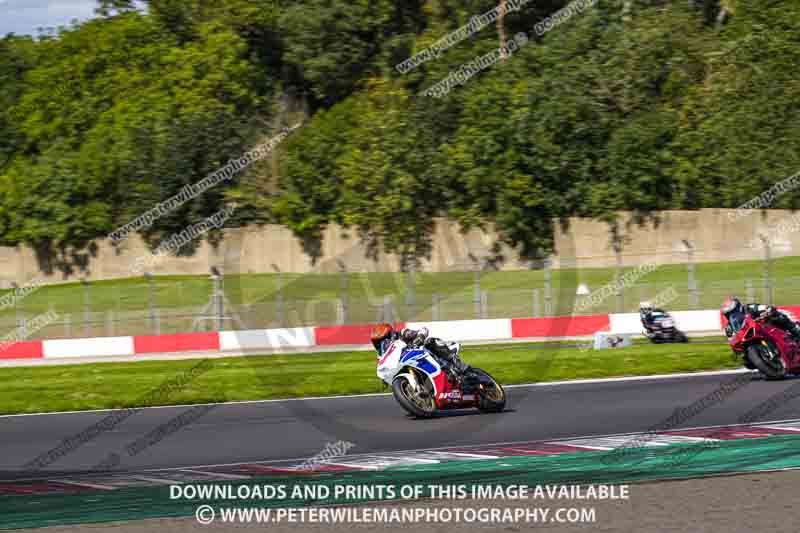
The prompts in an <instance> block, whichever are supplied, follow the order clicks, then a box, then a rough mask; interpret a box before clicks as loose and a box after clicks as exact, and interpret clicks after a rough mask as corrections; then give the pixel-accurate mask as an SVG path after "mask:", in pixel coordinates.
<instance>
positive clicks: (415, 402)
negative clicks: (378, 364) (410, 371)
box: [392, 376, 437, 418]
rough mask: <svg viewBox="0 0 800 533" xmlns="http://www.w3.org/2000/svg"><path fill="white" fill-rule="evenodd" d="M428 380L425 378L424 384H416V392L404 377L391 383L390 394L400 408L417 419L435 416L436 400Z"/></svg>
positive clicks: (399, 377)
mask: <svg viewBox="0 0 800 533" xmlns="http://www.w3.org/2000/svg"><path fill="white" fill-rule="evenodd" d="M429 382H430V379H429V378H428V377H427V376H425V382H424V383H419V382H418V383H417V387H418V390H414V387H413V386H412V385H411V382H410V381H409V380H408V378H407V377H406V376H397V377H396V378H395V379H394V381H392V394H393V395H394V399H395V400H397V403H399V404H400V407H402V408H403V409H405V410H406V412H407V413H408V414H410V415H412V416H416V417H417V418H430V417H432V416H433V415H435V414H436V411H437V407H436V399H435V398H434V394H433V387H432V386H429V385H430V383H429Z"/></svg>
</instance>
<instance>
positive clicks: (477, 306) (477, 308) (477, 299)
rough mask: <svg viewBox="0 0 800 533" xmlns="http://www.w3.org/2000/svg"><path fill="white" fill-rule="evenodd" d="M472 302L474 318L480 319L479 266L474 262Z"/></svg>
mask: <svg viewBox="0 0 800 533" xmlns="http://www.w3.org/2000/svg"><path fill="white" fill-rule="evenodd" d="M472 301H473V303H474V304H475V318H481V266H480V263H479V262H478V261H477V260H476V261H475V290H474V292H473V297H472Z"/></svg>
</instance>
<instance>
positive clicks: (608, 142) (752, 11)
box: [0, 0, 800, 260]
mask: <svg viewBox="0 0 800 533" xmlns="http://www.w3.org/2000/svg"><path fill="white" fill-rule="evenodd" d="M504 3H505V2H500V4H504ZM145 4H146V7H145V8H143V9H142V8H141V6H140V5H134V4H133V3H132V2H130V1H129V0H101V1H100V3H99V10H98V17H97V18H95V19H94V20H91V21H89V22H86V23H83V24H80V25H75V26H73V27H68V28H60V29H59V30H58V31H57V32H55V33H53V34H42V35H39V36H38V37H37V38H31V37H23V36H12V35H10V36H6V37H5V38H3V39H0V80H1V83H0V243H2V244H5V245H16V244H20V243H27V244H30V245H32V246H34V247H35V248H36V249H39V250H47V251H51V252H53V251H55V252H57V253H60V254H67V253H74V251H75V250H82V249H84V248H85V247H86V246H87V245H88V243H90V242H91V240H92V239H95V238H98V237H104V236H106V235H108V233H109V232H110V231H112V230H113V229H115V228H117V227H119V226H121V225H123V224H125V223H126V222H129V221H130V220H131V219H133V218H134V217H136V216H137V215H139V214H141V213H142V212H144V211H145V210H147V209H149V208H150V207H151V206H152V205H154V204H156V203H157V202H159V201H162V200H164V199H166V198H168V197H170V196H172V195H174V194H175V193H177V192H178V191H179V190H180V189H181V187H183V186H184V185H186V184H188V183H194V182H196V181H198V180H200V179H202V178H203V177H205V176H206V175H208V174H210V173H212V172H214V171H215V170H217V169H219V168H221V167H222V166H223V165H225V164H226V162H227V161H228V160H229V159H230V158H235V157H239V156H240V155H241V154H242V153H244V152H245V151H247V150H249V149H250V148H251V147H253V146H254V145H255V144H257V143H258V142H261V141H263V140H264V139H267V138H269V137H271V136H274V135H275V134H276V133H277V132H278V131H279V129H280V128H281V127H284V126H289V125H292V124H293V123H295V122H297V121H298V120H303V121H304V122H305V123H304V125H303V127H302V128H301V129H300V130H298V131H296V132H295V133H293V134H292V135H291V137H290V138H289V140H287V141H286V142H285V143H284V144H283V145H281V146H280V148H279V152H280V153H279V154H278V156H276V157H274V158H272V159H269V160H266V161H261V162H259V163H258V164H256V165H254V166H253V167H251V168H250V169H248V170H247V171H246V172H244V173H242V174H239V175H237V177H236V178H234V179H233V180H231V181H230V182H227V183H224V184H221V185H218V186H217V187H215V188H214V189H212V190H211V191H208V192H206V193H204V194H203V195H201V196H199V197H198V198H196V199H194V200H192V201H191V202H189V203H187V204H185V205H183V206H181V207H180V208H179V209H177V210H175V211H173V212H172V213H170V214H169V215H168V216H165V217H163V218H161V219H159V220H157V221H156V222H155V223H154V224H153V225H152V226H151V227H149V228H148V229H146V230H145V231H144V235H145V237H146V238H148V239H150V240H151V241H152V242H156V241H157V240H158V239H160V238H162V237H164V236H165V235H167V234H169V233H171V232H174V231H178V230H179V229H181V228H183V227H185V226H187V225H189V224H191V223H193V222H195V221H196V220H197V219H198V218H199V217H203V216H208V215H210V214H212V213H214V212H216V211H218V210H219V209H220V208H221V204H222V203H223V202H225V201H228V200H230V199H235V200H236V202H237V205H239V206H240V208H239V210H238V211H237V213H238V216H237V217H234V218H233V219H232V222H233V223H235V224H246V223H254V222H255V223H263V222H277V223H281V224H285V225H287V226H288V227H290V228H291V229H292V230H293V231H294V232H295V233H296V234H297V235H298V236H300V237H301V238H302V239H303V242H304V243H305V244H306V245H307V247H308V250H309V251H310V252H312V253H314V252H316V251H318V250H319V247H320V240H321V238H322V230H323V229H324V228H325V226H326V225H327V224H331V223H337V224H342V225H345V226H348V227H352V228H354V229H355V230H356V231H357V233H358V234H359V235H360V236H361V237H362V238H363V239H364V240H365V241H366V242H367V243H369V244H370V245H371V249H372V250H373V251H376V252H377V251H380V250H386V251H393V252H398V253H401V254H402V256H403V257H404V258H406V259H407V260H411V259H413V258H415V257H419V256H421V255H425V254H426V253H428V252H429V236H430V234H431V231H432V229H433V226H432V220H433V219H434V217H440V216H444V217H450V218H452V219H455V220H458V221H459V222H460V223H461V225H462V227H464V228H469V227H474V226H483V225H486V224H493V225H494V226H495V227H496V228H497V230H498V231H499V232H500V234H501V235H502V237H503V239H504V240H505V242H507V243H510V244H513V245H515V246H518V250H519V252H520V253H521V254H522V255H523V256H524V257H529V258H533V257H542V256H544V255H546V254H547V253H549V252H550V251H551V249H552V242H553V223H554V220H558V219H562V220H563V219H566V218H567V217H569V216H574V215H580V216H588V217H594V218H597V219H601V220H606V221H608V222H609V223H612V224H613V223H614V222H615V216H616V215H615V213H617V212H618V211H619V210H630V211H633V212H635V213H636V214H637V215H639V217H640V218H641V219H642V220H647V219H648V218H650V217H653V216H657V214H658V212H659V211H660V210H664V209H694V208H701V207H733V206H737V205H739V204H740V203H743V202H745V201H747V200H748V199H750V198H751V197H753V196H755V195H757V194H759V193H760V192H762V191H763V190H765V189H766V188H768V187H769V186H770V185H771V184H773V183H775V182H777V181H780V180H782V179H784V178H787V177H789V176H791V175H793V174H795V173H797V172H798V171H800V135H798V133H799V131H798V130H800V120H798V118H800V116H799V115H800V114H799V113H798V110H799V108H800V81H799V80H800V76H799V75H798V71H799V69H798V67H799V66H800V3H798V2H796V0H769V1H765V0H672V1H670V0H598V1H597V2H596V4H595V5H594V6H592V7H589V8H587V9H586V10H585V11H584V12H583V13H581V14H575V15H574V16H572V17H571V18H570V19H569V20H566V21H564V22H563V23H562V24H560V25H558V26H556V27H553V28H552V29H551V30H550V31H549V32H547V33H546V34H544V35H543V36H538V35H537V34H536V33H535V32H534V31H533V29H534V27H535V26H536V24H537V23H539V22H541V21H542V20H543V19H544V18H545V17H548V16H550V15H552V14H553V13H554V12H556V11H557V10H559V9H561V8H562V7H564V6H565V5H566V4H567V2H565V1H562V0H545V1H539V0H537V1H534V2H528V3H527V4H526V5H525V7H523V8H522V9H521V10H520V11H517V12H509V13H507V14H506V16H504V17H502V18H501V20H500V21H499V22H498V23H497V24H491V25H488V26H487V27H484V28H483V29H481V30H480V31H478V32H477V33H475V34H474V35H472V36H469V37H468V38H466V39H464V40H463V41H461V42H460V43H458V44H456V45H455V46H453V47H452V48H450V49H449V50H446V51H444V52H443V53H442V54H441V56H440V57H438V58H435V59H432V60H430V61H428V62H426V63H424V64H422V65H420V66H418V67H417V68H415V69H413V70H411V71H410V72H407V73H406V74H401V73H400V72H399V71H398V70H397V69H396V68H395V66H396V65H397V64H398V63H400V62H401V61H403V60H405V59H406V58H408V57H410V56H411V55H413V54H415V53H418V52H420V51H422V50H424V49H425V48H426V47H428V46H429V45H431V44H432V43H434V42H436V41H437V40H439V39H440V38H442V37H443V36H445V35H446V34H448V33H449V32H451V31H453V30H455V29H456V28H459V27H460V26H463V25H464V24H466V23H468V22H469V21H470V19H471V17H473V16H475V15H479V14H482V13H485V12H487V11H488V10H490V9H493V8H494V7H496V6H497V4H496V3H495V2H493V1H491V0H428V1H424V0H377V1H374V0H304V1H302V2H300V1H297V0H215V1H213V2H212V1H205V0H149V1H148V2H145ZM520 32H525V33H526V34H528V35H529V37H530V40H529V42H528V43H527V44H525V45H524V46H521V47H520V49H519V50H518V51H516V52H515V53H513V54H512V55H511V56H509V57H506V58H505V59H503V60H501V61H500V62H498V63H497V64H495V65H493V66H492V67H491V68H487V69H485V70H483V71H481V72H480V73H478V74H476V75H475V76H474V77H472V78H471V79H469V80H468V81H466V83H465V84H464V85H463V86H460V87H454V88H453V89H452V91H450V92H449V94H447V95H445V96H444V97H442V98H433V97H430V96H425V95H423V94H422V93H423V91H425V90H426V89H427V88H428V87H430V86H431V85H433V84H435V83H437V82H438V81H440V80H442V79H444V78H446V77H447V76H448V74H449V73H450V72H454V71H456V70H458V68H459V67H460V66H461V65H462V64H464V63H467V62H469V61H471V60H472V59H474V58H475V57H476V56H479V55H484V54H486V53H487V52H489V51H491V50H493V49H497V48H498V47H499V46H500V45H501V44H502V43H503V42H504V41H506V40H508V39H512V38H513V37H514V36H515V35H517V34H518V33H520ZM798 203H800V190H798V191H793V192H791V193H788V194H784V195H782V196H781V197H780V198H778V199H776V201H775V202H774V204H773V207H792V208H794V207H796V206H797V205H798Z"/></svg>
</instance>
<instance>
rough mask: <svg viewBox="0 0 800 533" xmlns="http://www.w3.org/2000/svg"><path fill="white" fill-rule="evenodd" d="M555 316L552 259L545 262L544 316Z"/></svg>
mask: <svg viewBox="0 0 800 533" xmlns="http://www.w3.org/2000/svg"><path fill="white" fill-rule="evenodd" d="M552 315H553V270H552V262H551V260H550V258H549V257H548V258H547V259H545V260H544V316H552Z"/></svg>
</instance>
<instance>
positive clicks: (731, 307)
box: [719, 296, 744, 318]
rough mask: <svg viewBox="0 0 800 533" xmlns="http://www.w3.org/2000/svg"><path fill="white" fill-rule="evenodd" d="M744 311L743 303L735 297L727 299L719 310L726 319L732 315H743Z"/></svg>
mask: <svg viewBox="0 0 800 533" xmlns="http://www.w3.org/2000/svg"><path fill="white" fill-rule="evenodd" d="M743 309H744V306H743V305H742V302H740V301H739V299H738V298H736V297H735V296H731V297H730V298H727V299H726V300H725V301H724V302H722V305H721V306H720V308H719V310H720V312H721V313H722V314H723V315H724V316H725V317H726V318H727V317H729V316H730V315H731V314H732V313H741V312H742V310H743Z"/></svg>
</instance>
